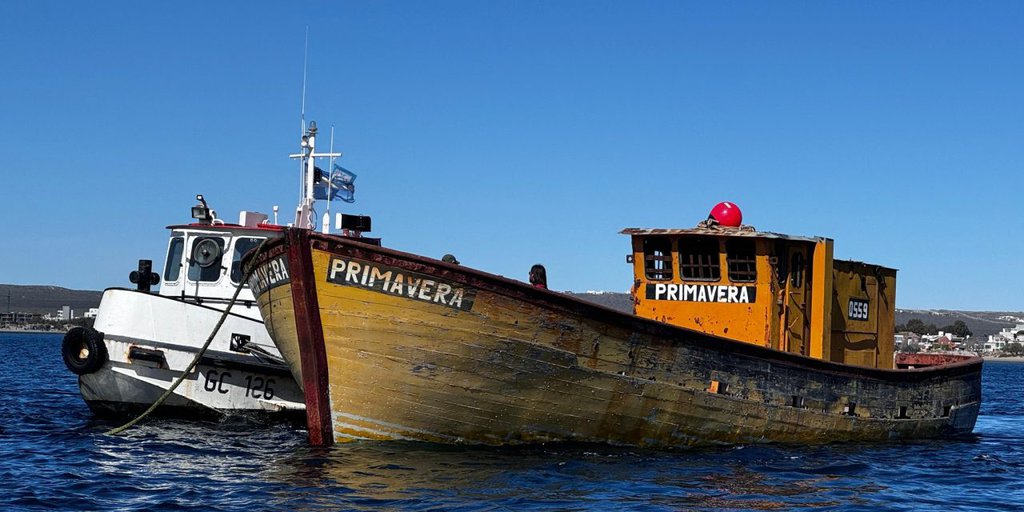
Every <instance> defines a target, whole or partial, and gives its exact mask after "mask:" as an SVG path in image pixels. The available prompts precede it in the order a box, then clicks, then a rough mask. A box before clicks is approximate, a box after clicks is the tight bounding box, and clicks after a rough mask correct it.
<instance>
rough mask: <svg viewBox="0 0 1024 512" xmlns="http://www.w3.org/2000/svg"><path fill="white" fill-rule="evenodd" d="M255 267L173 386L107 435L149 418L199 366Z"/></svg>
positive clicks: (257, 254)
mask: <svg viewBox="0 0 1024 512" xmlns="http://www.w3.org/2000/svg"><path fill="white" fill-rule="evenodd" d="M266 243H267V239H264V240H263V241H262V242H260V245H258V246H257V247H256V253H255V254H254V255H253V257H252V260H250V261H255V260H256V258H257V257H258V256H259V255H260V253H261V252H263V246H264V245H266ZM255 267H256V266H255V265H249V268H247V269H246V271H245V275H243V276H242V279H241V280H240V281H239V282H238V287H236V288H235V294H234V295H233V296H232V297H231V302H228V305H227V307H225V308H224V313H223V314H221V315H220V320H218V321H217V325H215V326H214V327H213V332H211V333H210V336H209V337H208V338H206V343H204V344H203V347H202V348H200V349H199V352H197V353H196V357H195V358H194V359H192V363H191V364H189V365H188V368H185V371H184V372H182V374H181V376H180V377H178V380H176V381H174V384H171V387H169V388H167V391H164V394H162V395H160V398H157V399H156V402H153V405H151V406H149V409H146V410H145V412H143V413H142V414H140V415H138V416H137V417H136V418H135V419H133V420H131V421H129V422H128V423H125V424H124V425H121V426H120V427H117V428H113V429H110V430H108V431H107V432H106V433H107V434H109V435H112V436H116V435H118V434H120V433H121V432H124V431H125V430H128V429H129V428H131V427H132V425H135V424H136V423H138V422H140V421H142V419H143V418H145V417H146V416H149V413H151V412H153V411H154V410H156V408H157V407H159V406H160V404H162V403H164V400H167V397H169V396H171V393H173V392H174V390H175V389H177V387H178V385H179V384H181V382H182V381H184V380H185V377H187V376H188V375H189V374H190V373H192V370H194V369H195V367H196V365H198V364H199V359H200V358H202V357H203V354H204V353H206V349H207V348H209V347H210V343H212V342H213V337H214V336H216V335H217V331H219V330H220V327H221V326H222V325H224V321H225V320H227V318H228V313H229V312H230V311H231V307H232V306H234V305H235V301H237V300H238V294H239V293H241V291H242V288H243V287H244V286H245V283H246V281H248V280H249V276H250V275H252V271H253V269H254V268H255Z"/></svg>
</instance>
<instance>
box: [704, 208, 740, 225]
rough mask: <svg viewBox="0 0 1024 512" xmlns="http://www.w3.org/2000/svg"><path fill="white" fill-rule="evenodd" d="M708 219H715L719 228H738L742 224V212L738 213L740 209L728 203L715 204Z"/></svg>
mask: <svg viewBox="0 0 1024 512" xmlns="http://www.w3.org/2000/svg"><path fill="white" fill-rule="evenodd" d="M708 218H709V219H715V221H716V222H718V224H719V225H721V226H728V227H732V228H738V227H740V225H741V224H743V212H741V211H740V207H739V206H736V205H735V204H734V203H730V202H728V201H722V202H721V203H718V204H716V205H715V207H714V208H712V209H711V214H710V215H708Z"/></svg>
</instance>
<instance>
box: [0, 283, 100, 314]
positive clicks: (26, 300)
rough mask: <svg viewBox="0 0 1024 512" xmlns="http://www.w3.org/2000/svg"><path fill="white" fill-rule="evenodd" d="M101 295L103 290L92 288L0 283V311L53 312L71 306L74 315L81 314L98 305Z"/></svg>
mask: <svg viewBox="0 0 1024 512" xmlns="http://www.w3.org/2000/svg"><path fill="white" fill-rule="evenodd" d="M8 294H10V308H9V309H8V305H7V298H8ZM102 295H103V292H98V291H94V290H69V289H67V288H61V287H59V286H22V285H15V284H0V311H3V312H7V311H15V312H19V313H43V314H46V313H50V314H53V313H56V312H57V310H59V309H60V308H61V307H62V306H71V309H73V310H75V315H77V316H82V314H83V313H85V312H86V311H87V310H88V309H89V308H95V307H99V305H100V297H101V296H102Z"/></svg>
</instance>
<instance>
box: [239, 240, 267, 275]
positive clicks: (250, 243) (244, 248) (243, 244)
mask: <svg viewBox="0 0 1024 512" xmlns="http://www.w3.org/2000/svg"><path fill="white" fill-rule="evenodd" d="M263 240H264V239H262V238H237V239H235V250H234V254H233V255H232V256H231V282H232V283H235V284H238V282H239V281H241V280H242V256H245V253H247V252H249V251H251V250H253V249H255V248H256V246H258V245H260V242H262V241H263ZM246 286H249V285H246Z"/></svg>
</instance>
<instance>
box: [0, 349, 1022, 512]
mask: <svg viewBox="0 0 1024 512" xmlns="http://www.w3.org/2000/svg"><path fill="white" fill-rule="evenodd" d="M59 345H60V338H59V336H58V337H53V338H52V339H48V338H46V337H42V338H32V339H30V340H24V339H19V340H17V342H13V341H12V340H11V339H10V338H9V337H7V338H5V337H3V335H0V349H2V350H4V351H5V353H6V354H8V355H9V356H10V357H11V359H9V364H7V365H0V386H2V387H3V389H4V390H6V391H7V394H6V395H4V396H2V397H0V461H2V462H0V479H3V481H4V482H5V484H6V485H5V487H4V492H0V509H3V510H12V509H15V510H16V509H37V508H38V509H43V508H60V509H86V510H107V509H113V508H118V509H129V510H131V509H161V510H163V509H173V508H194V507H202V508H204V509H208V510H246V509H252V510H264V509H295V510H318V509H327V510H337V509H341V510H388V509H403V510H404V509H412V510H530V509H535V510H536V509H541V510H552V509H554V510H666V511H668V510H791V509H794V508H797V509H799V508H828V509H840V510H847V509H854V510H856V509H861V510H877V509H886V510H921V509H933V508H942V509H956V510H979V511H981V510H985V511H988V510H994V509H1016V508H1024V492H1021V489H1022V486H1024V443H1022V441H1024V398H1022V397H1021V396H1020V394H1019V384H1018V383H1019V382H1020V379H1021V377H1024V365H1007V364H1002V365H999V364H995V365H993V364H986V368H985V375H984V383H983V385H984V391H985V400H986V401H985V404H984V406H983V408H982V414H981V416H980V417H979V419H978V424H977V428H976V435H974V436H972V437H968V438H966V439H962V440H957V441H951V442H912V443H898V444H883V445H831V446H809V447H801V446H736V447H730V448H716V449H701V450H678V451H660V452H654V451H647V450H636V449H626V448H615V447H608V446H603V445H597V446H595V445H560V444H555V445H545V446H533V447H519V448H472V447H470V448H467V447H451V446H440V445H429V444H422V443H402V442H368V443H353V444H345V445H339V446H335V447H332V448H328V449H323V448H310V447H308V446H306V443H305V432H304V431H303V430H301V429H298V428H296V427H294V426H292V425H288V424H274V423H270V424H253V423H251V422H244V421H236V420H226V421H223V422H188V421H173V420H153V421H148V422H145V423H143V424H142V425H140V426H139V427H137V428H134V429H132V430H129V431H128V432H127V433H126V435H124V436H120V437H111V436H107V435H104V434H103V432H105V431H106V430H107V429H108V428H110V427H111V426H112V425H111V424H110V423H108V422H103V421H97V420H94V419H93V418H92V416H91V415H90V413H89V412H88V409H87V408H86V407H85V405H84V404H83V403H82V401H81V398H80V396H79V395H78V392H77V389H76V388H75V381H74V378H73V377H72V376H71V375H70V374H69V373H67V371H66V370H65V369H64V367H63V364H62V363H61V362H60V356H59ZM19 365H20V366H19Z"/></svg>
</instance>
